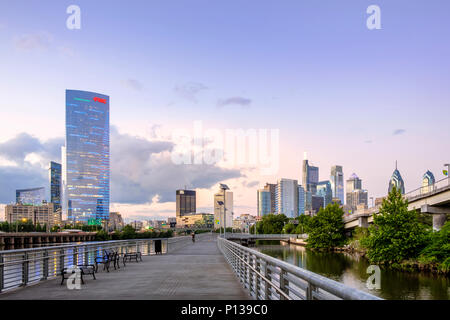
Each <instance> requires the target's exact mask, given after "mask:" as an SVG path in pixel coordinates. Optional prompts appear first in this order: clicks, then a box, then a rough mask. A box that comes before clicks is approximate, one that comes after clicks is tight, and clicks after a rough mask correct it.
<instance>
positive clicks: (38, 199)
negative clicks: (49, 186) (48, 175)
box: [16, 187, 46, 206]
mask: <svg viewBox="0 0 450 320" xmlns="http://www.w3.org/2000/svg"><path fill="white" fill-rule="evenodd" d="M45 200H46V196H45V188H44V187H40V188H31V189H20V190H16V203H17V204H27V205H33V206H40V205H42V202H43V201H45Z"/></svg>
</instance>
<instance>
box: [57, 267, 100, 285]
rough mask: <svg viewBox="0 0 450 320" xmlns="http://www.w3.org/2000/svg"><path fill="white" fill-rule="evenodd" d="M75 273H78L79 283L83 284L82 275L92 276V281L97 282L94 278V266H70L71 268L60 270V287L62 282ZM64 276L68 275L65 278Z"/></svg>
mask: <svg viewBox="0 0 450 320" xmlns="http://www.w3.org/2000/svg"><path fill="white" fill-rule="evenodd" d="M77 271H79V272H80V279H81V283H82V284H84V279H83V276H84V275H89V274H90V275H92V277H93V278H94V280H97V279H96V278H95V266H94V265H91V264H90V265H77V266H72V267H68V268H62V269H61V285H63V284H64V280H66V279H69V277H70V275H71V274H73V273H76V272H77ZM66 275H68V276H67V277H66Z"/></svg>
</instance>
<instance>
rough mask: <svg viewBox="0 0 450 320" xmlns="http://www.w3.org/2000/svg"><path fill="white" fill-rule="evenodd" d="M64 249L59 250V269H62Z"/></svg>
mask: <svg viewBox="0 0 450 320" xmlns="http://www.w3.org/2000/svg"><path fill="white" fill-rule="evenodd" d="M64 260H65V259H64V249H61V250H59V271H61V270H62V269H64Z"/></svg>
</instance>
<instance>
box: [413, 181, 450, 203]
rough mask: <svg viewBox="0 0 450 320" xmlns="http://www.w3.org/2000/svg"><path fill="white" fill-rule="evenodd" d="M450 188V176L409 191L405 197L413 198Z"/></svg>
mask: <svg viewBox="0 0 450 320" xmlns="http://www.w3.org/2000/svg"><path fill="white" fill-rule="evenodd" d="M449 188H450V180H449V178H444V179H442V180H439V181H436V182H435V183H433V184H432V185H429V186H422V187H420V188H417V189H414V190H412V191H409V192H408V193H406V194H405V197H407V198H408V199H413V198H416V197H421V196H424V195H427V194H431V193H434V192H439V191H440V190H445V189H449Z"/></svg>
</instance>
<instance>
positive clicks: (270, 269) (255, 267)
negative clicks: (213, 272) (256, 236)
mask: <svg viewBox="0 0 450 320" xmlns="http://www.w3.org/2000/svg"><path fill="white" fill-rule="evenodd" d="M217 244H218V247H219V249H220V251H221V252H222V254H223V255H224V256H225V259H226V260H227V262H228V263H229V264H230V265H231V267H232V268H233V270H234V272H235V273H236V275H237V276H238V277H239V279H240V281H241V282H242V284H243V286H244V288H246V289H247V290H248V291H249V293H250V295H251V296H252V297H254V298H255V299H263V300H272V299H273V300H280V299H288V300H321V299H336V298H337V299H344V300H381V299H380V298H379V297H376V296H374V295H371V294H369V293H366V292H364V291H360V290H357V289H354V288H350V287H347V286H345V285H344V284H342V283H339V282H336V281H334V280H331V279H328V278H326V277H323V276H321V275H318V274H316V273H313V272H311V271H308V270H305V269H302V268H299V267H297V266H294V265H292V264H289V263H287V262H284V261H281V260H279V259H275V258H273V257H270V256H268V255H265V254H263V253H261V252H258V251H256V250H253V249H249V248H246V247H244V246H241V245H239V244H237V243H234V242H232V241H229V240H226V239H223V238H219V239H218V242H217Z"/></svg>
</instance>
